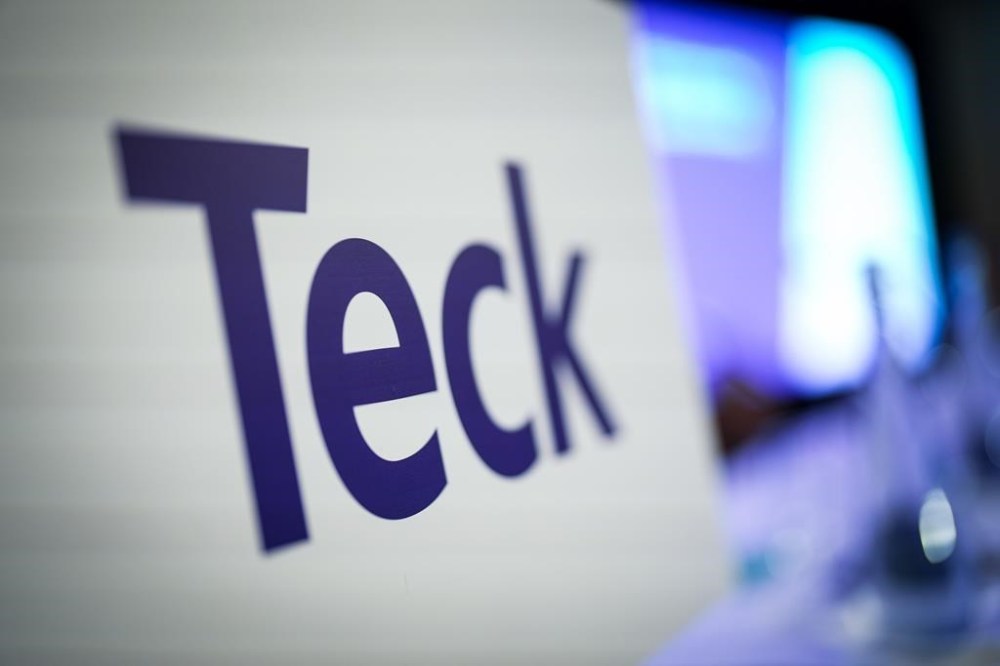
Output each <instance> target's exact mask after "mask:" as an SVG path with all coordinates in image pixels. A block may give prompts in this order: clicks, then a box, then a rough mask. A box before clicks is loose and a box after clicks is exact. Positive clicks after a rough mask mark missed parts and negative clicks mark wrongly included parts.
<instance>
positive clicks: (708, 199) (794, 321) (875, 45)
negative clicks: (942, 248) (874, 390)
mask: <svg viewBox="0 0 1000 666" xmlns="http://www.w3.org/2000/svg"><path fill="white" fill-rule="evenodd" d="M634 73H635V81H636V85H637V88H638V93H639V97H640V102H641V105H642V111H643V115H644V121H645V126H646V132H647V136H648V138H649V142H650V144H651V145H652V148H653V150H654V152H655V155H656V161H657V168H658V170H659V178H660V181H661V183H662V185H663V188H662V190H663V194H664V203H665V206H666V208H667V218H668V219H670V220H672V221H673V222H675V223H676V224H674V225H673V226H672V227H671V228H670V229H669V235H670V236H672V237H673V239H674V241H675V242H674V245H675V246H676V247H677V248H679V250H680V256H679V257H677V260H678V262H679V263H680V264H681V265H682V267H683V272H684V282H685V283H686V286H687V290H688V294H687V301H688V305H689V310H690V314H691V324H692V329H693V337H694V340H695V343H696V352H697V354H698V357H699V360H700V363H701V366H702V368H703V370H704V373H705V375H706V378H707V380H708V383H709V385H710V387H711V388H712V390H713V392H715V391H717V390H718V388H719V387H720V386H721V384H722V383H723V382H725V381H727V380H731V379H739V380H742V381H749V382H751V383H753V384H755V385H757V386H759V387H761V388H763V389H764V390H768V391H770V392H772V393H777V394H782V393H785V394H787V393H797V394H821V393H826V392H830V391H835V390H840V389H846V388H851V387H854V386H857V385H858V384H859V383H860V382H861V381H862V380H863V379H864V377H866V376H867V373H868V371H869V370H870V368H871V364H872V361H873V355H874V353H875V346H876V339H875V338H876V330H875V320H874V312H873V308H872V305H871V303H870V296H869V291H868V288H867V286H866V281H865V275H866V269H867V267H868V266H870V265H872V264H875V265H877V266H878V267H879V269H880V275H881V277H882V282H883V292H884V294H883V301H884V303H883V309H884V311H885V320H886V329H887V331H886V334H887V337H888V340H889V344H890V345H891V347H892V348H893V350H894V351H895V353H896V355H897V356H898V357H899V359H900V361H901V362H902V363H903V364H904V365H906V366H908V367H910V368H915V367H918V366H919V365H921V364H922V363H923V362H925V360H926V359H927V357H928V355H929V352H930V350H931V348H932V347H933V346H934V344H935V342H936V339H937V336H938V331H939V329H940V327H941V322H942V319H943V305H942V297H941V286H940V277H939V269H938V266H937V259H936V257H937V250H936V245H935V242H936V241H935V237H934V231H933V229H934V224H933V209H932V205H931V198H930V189H929V182H928V174H927V165H926V156H925V154H924V148H923V133H922V128H921V119H920V108H919V103H918V97H917V89H916V83H915V76H914V71H913V66H912V64H911V62H910V60H909V57H908V56H907V54H906V52H905V50H904V49H903V48H902V46H901V45H900V44H899V43H898V42H897V41H896V40H895V38H893V37H892V36H890V35H889V34H888V33H886V32H884V31H881V30H879V29H876V28H873V27H870V26H866V25H860V24H855V23H847V22H842V21H833V20H826V19H813V18H790V17H783V16H771V15H767V14H760V13H750V12H744V11H738V10H721V9H708V8H704V7H697V8H696V7H692V6H690V5H664V4H662V3H656V4H640V5H639V7H638V10H637V22H636V30H635V34H634Z"/></svg>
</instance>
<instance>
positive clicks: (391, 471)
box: [0, 0, 729, 664]
mask: <svg viewBox="0 0 1000 666" xmlns="http://www.w3.org/2000/svg"><path fill="white" fill-rule="evenodd" d="M629 37H630V16H629V13H628V11H627V9H626V8H625V7H621V6H618V5H616V4H613V3H606V2H600V1H598V0H594V1H592V2H588V1H584V2H579V1H575V0H573V1H570V0H565V1H562V0H560V1H555V0H553V1H549V0H546V2H535V1H533V0H524V1H517V2H509V1H506V0H502V1H496V2H491V1H476V2H468V1H466V0H454V1H449V0H435V1H432V2H419V3H411V2H397V1H395V0H385V1H377V2H372V1H369V0H366V1H357V2H346V1H345V2H324V3H313V2H298V1H293V2H256V3H244V2H240V1H236V0H233V1H224V2H212V3H201V2H176V3H175V2H151V1H150V2H134V1H132V0H128V1H126V0H120V1H119V0H107V1H94V2H70V1H66V2H45V3H35V2H3V3H2V4H0V146H2V150H0V175H2V177H0V271H2V274H3V280H2V282H0V285H2V287H0V307H2V310H3V316H2V318H0V392H2V400H0V410H2V419H0V423H2V432H3V445H2V446H0V532H2V535H3V538H2V542H0V610H2V622H0V661H3V662H5V663H7V662H11V663H15V662H21V663H41V662H44V663H72V664H81V663H94V664H107V663H158V662H171V663H177V662H181V663H198V662H200V663H212V664H218V663H234V664H247V663H267V664H274V663H307V662H308V663H312V662H315V663H345V664H365V663H407V664H417V663H424V664H442V663H463V664H469V663H570V664H584V663H607V664H622V663H628V662H629V661H634V660H636V659H638V658H640V657H641V656H642V655H643V654H647V653H648V652H649V651H650V650H652V649H653V648H654V647H655V646H656V645H657V644H658V643H660V642H661V641H662V640H664V639H665V638H667V637H668V636H670V635H671V634H672V633H673V632H675V631H677V629H678V628H679V627H681V626H682V625H683V624H684V623H685V622H687V621H688V620H689V619H690V618H691V617H693V616H694V615H695V614H696V613H697V612H698V611H699V610H701V609H704V608H705V607H706V606H708V605H709V604H710V603H711V602H712V600H713V599H715V598H717V597H718V596H719V595H720V594H721V593H722V592H723V591H724V590H725V588H726V586H727V581H728V578H729V575H728V571H729V567H728V566H727V563H726V556H725V551H724V549H723V548H722V546H721V539H720V535H719V534H718V532H719V530H718V529H717V526H718V521H717V515H716V513H715V505H716V500H715V498H714V490H713V489H714V468H713V461H712V454H711V447H710V436H709V433H708V430H707V422H708V421H707V418H706V416H705V410H704V403H703V401H702V399H701V396H700V394H699V391H698V388H697V382H696V371H695V369H694V367H693V362H692V360H691V359H690V358H689V357H688V355H687V352H686V346H685V344H684V343H683V342H682V337H681V332H680V328H681V326H680V324H679V318H678V316H677V315H676V314H675V308H674V302H675V299H674V296H673V293H672V289H673V285H672V284H671V283H670V275H671V273H670V270H669V266H668V264H667V262H666V261H665V259H664V252H663V245H662V243H661V233H660V229H659V221H658V217H657V213H656V207H655V204H654V198H655V197H654V194H653V192H654V187H653V178H652V174H651V173H650V171H649V168H648V161H647V158H646V153H645V149H644V146H643V143H642V140H641V136H640V129H639V123H638V114H637V113H636V108H635V103H634V98H633V96H632V91H631V83H630V68H629Z"/></svg>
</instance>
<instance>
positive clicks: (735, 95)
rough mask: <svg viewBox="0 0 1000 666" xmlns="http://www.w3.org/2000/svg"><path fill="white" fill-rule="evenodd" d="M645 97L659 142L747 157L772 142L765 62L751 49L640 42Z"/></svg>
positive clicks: (669, 147) (672, 149)
mask: <svg viewBox="0 0 1000 666" xmlns="http://www.w3.org/2000/svg"><path fill="white" fill-rule="evenodd" d="M641 49H642V53H641V56H640V58H641V60H642V66H643V71H644V72H645V73H646V75H645V76H642V77H641V79H640V81H641V85H642V86H643V91H642V93H643V98H644V100H645V102H646V105H647V107H648V108H649V112H650V113H651V114H652V115H653V118H655V121H654V122H652V123H649V124H650V126H651V128H652V129H653V130H654V131H653V132H652V136H653V139H654V141H655V143H656V147H657V148H659V149H662V150H666V151H667V152H669V153H675V154H681V153H690V154H701V155H714V156H718V157H746V156H748V155H751V154H753V153H755V152H757V151H759V150H760V149H761V147H762V146H763V145H764V144H765V142H766V141H768V139H769V136H770V134H771V132H772V131H773V127H772V126H773V124H774V115H775V114H774V108H773V105H772V103H771V99H770V92H769V90H768V82H767V73H766V71H765V69H764V67H763V66H762V65H761V64H759V63H758V62H757V61H756V60H754V59H753V58H752V57H751V56H749V55H748V54H746V53H744V52H742V51H739V50H737V49H735V48H723V47H718V46H710V45H705V44H699V43H697V42H690V41H683V40H679V39H671V38H662V37H648V38H647V39H645V40H644V41H643V42H641Z"/></svg>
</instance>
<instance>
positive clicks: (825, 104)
mask: <svg viewBox="0 0 1000 666" xmlns="http://www.w3.org/2000/svg"><path fill="white" fill-rule="evenodd" d="M632 9H633V11H634V14H635V27H634V35H633V49H634V53H633V59H634V72H633V74H634V80H635V85H636V89H637V94H638V97H639V100H640V107H641V110H642V114H643V116H644V126H645V131H646V136H647V141H648V143H649V146H650V149H651V152H652V154H653V156H654V160H655V168H656V170H657V175H658V180H659V183H660V185H661V188H660V189H661V201H662V207H663V210H664V211H665V212H666V214H665V219H668V220H672V222H671V223H669V224H667V225H665V229H664V232H665V234H666V235H667V236H668V237H669V238H670V239H671V243H670V245H671V246H672V247H675V248H679V253H680V255H681V256H679V257H677V258H676V262H675V263H676V265H678V266H681V267H682V268H681V271H680V273H681V274H680V275H678V276H676V279H677V281H678V282H680V283H681V284H682V285H683V289H682V292H683V293H684V294H685V299H686V304H685V305H686V314H687V325H688V338H689V340H690V343H691V353H692V354H693V355H694V356H695V357H696V358H697V359H698V362H699V367H700V371H701V377H702V380H703V386H704V390H705V396H706V401H707V402H708V403H710V405H711V408H712V413H713V415H714V420H715V426H716V435H717V442H718V446H719V456H720V461H721V463H720V464H721V465H722V467H723V469H724V479H725V482H724V485H725V494H726V502H725V511H726V521H727V532H728V536H729V539H730V543H731V547H732V548H733V551H734V553H735V554H736V557H737V560H738V562H739V567H740V580H741V587H740V591H739V592H738V593H737V594H736V595H735V596H734V598H733V599H732V600H730V602H728V603H727V604H724V605H723V606H722V607H721V608H719V609H717V610H716V611H715V613H714V614H711V615H710V616H709V617H708V618H706V619H704V620H703V621H702V623H701V625H700V626H699V627H696V628H695V629H694V630H693V631H692V632H690V633H689V635H687V636H686V637H685V638H682V639H681V640H679V641H676V642H675V643H673V644H672V645H671V646H670V648H669V649H667V650H665V651H664V652H663V653H662V654H661V655H659V658H660V659H661V660H663V661H664V663H667V662H669V663H675V662H676V663H686V662H695V661H697V662H703V663H723V662H725V663H730V662H733V663H772V664H775V663H924V662H929V663H984V664H995V663H1000V313H998V311H997V310H994V308H995V306H996V305H997V294H998V293H1000V291H998V279H1000V276H998V274H997V270H996V268H995V266H996V261H997V260H998V259H1000V208H998V197H997V186H998V185H1000V178H998V177H997V176H998V155H1000V145H998V132H997V125H998V123H997V121H996V117H997V116H996V114H997V111H998V110H1000V104H998V101H1000V97H998V90H1000V45H998V38H1000V4H998V3H994V2H988V1H986V0H958V1H949V2H946V1H943V0H942V1H936V0H924V1H914V2H903V1H894V0H877V1H874V0H867V1H856V0H841V1H837V2H834V1H824V0H785V1H782V0H762V1H754V0H748V1H741V2H735V1H734V2H718V3H699V2H658V1H655V0H642V1H640V2H635V3H633V5H632ZM720 637H725V641H722V642H723V643H724V645H718V643H719V642H720V641H719V640H718V639H719V638H720Z"/></svg>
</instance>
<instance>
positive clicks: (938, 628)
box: [864, 266, 975, 644]
mask: <svg viewBox="0 0 1000 666" xmlns="http://www.w3.org/2000/svg"><path fill="white" fill-rule="evenodd" d="M881 275H882V273H881V271H880V270H879V269H876V268H875V267H874V266H873V267H871V268H870V269H869V270H868V272H867V279H868V283H869V284H868V287H869V294H870V307H871V310H872V315H873V317H872V318H873V320H874V323H875V327H876V331H877V334H878V341H877V351H876V370H875V373H874V374H873V375H872V378H871V382H870V384H869V386H868V389H867V391H866V394H865V396H864V397H865V404H866V407H867V410H868V417H869V420H870V424H871V431H870V435H869V445H870V449H871V453H872V466H871V474H870V481H871V483H872V484H873V486H874V488H875V490H876V491H877V492H876V503H875V506H874V509H875V514H874V516H873V527H874V534H873V540H872V547H871V551H870V557H871V559H872V567H871V571H872V574H871V581H870V582H871V584H872V591H873V593H874V595H875V599H876V600H877V602H878V604H879V605H880V613H879V615H878V618H879V622H878V626H877V627H876V633H875V635H874V638H875V640H878V641H887V642H900V643H904V644H925V643H933V642H935V641H937V642H940V641H944V640H954V639H957V638H960V637H961V636H962V635H963V633H964V632H965V631H966V630H967V629H968V627H969V626H970V625H971V623H972V621H973V614H974V610H975V609H974V606H975V586H974V585H973V580H974V578H975V576H974V572H973V556H974V541H975V540H974V537H973V536H972V535H971V534H970V532H969V530H968V529H967V528H968V523H967V522H964V521H963V520H962V519H961V518H962V516H961V515H960V508H959V504H958V503H957V502H956V500H957V498H958V497H959V496H960V491H958V490H957V489H958V488H959V486H960V485H961V480H962V476H961V474H960V473H958V472H957V467H956V466H955V464H954V463H955V460H954V456H948V455H946V453H947V451H946V449H945V448H944V447H943V446H942V443H941V442H940V441H939V439H938V436H939V435H940V434H941V433H942V432H944V430H943V429H942V428H940V427H939V425H940V424H937V423H934V420H935V419H936V418H937V416H938V415H937V413H936V412H934V411H933V410H930V409H928V408H927V407H926V406H925V405H924V404H923V403H922V402H921V395H920V394H919V393H918V392H916V391H915V390H914V387H913V384H912V382H911V381H910V379H909V377H907V375H906V373H905V371H904V370H903V368H902V366H901V365H900V364H899V363H898V361H897V359H896V356H895V353H894V350H893V349H892V347H891V346H890V345H889V336H888V333H887V331H888V327H887V325H886V317H885V304H884V301H883V298H882V286H881V285H882V279H881Z"/></svg>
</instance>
